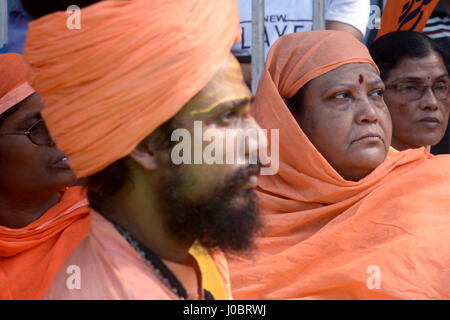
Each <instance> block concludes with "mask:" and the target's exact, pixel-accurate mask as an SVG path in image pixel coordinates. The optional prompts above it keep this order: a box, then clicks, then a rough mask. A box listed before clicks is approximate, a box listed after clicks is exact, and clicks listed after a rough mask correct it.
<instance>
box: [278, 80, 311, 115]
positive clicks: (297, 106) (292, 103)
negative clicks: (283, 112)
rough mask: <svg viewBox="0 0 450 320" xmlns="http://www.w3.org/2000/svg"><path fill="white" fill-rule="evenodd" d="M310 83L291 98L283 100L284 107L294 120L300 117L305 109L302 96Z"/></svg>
mask: <svg viewBox="0 0 450 320" xmlns="http://www.w3.org/2000/svg"><path fill="white" fill-rule="evenodd" d="M310 83H311V82H308V83H306V84H305V85H304V86H303V87H301V88H300V90H298V91H297V93H296V94H294V95H293V96H292V97H291V98H284V102H285V103H286V106H287V107H288V109H289V111H290V112H291V113H292V115H293V116H294V118H296V119H297V118H298V117H300V116H301V115H302V112H304V110H305V108H303V103H304V96H305V94H306V90H307V87H308V85H309V84H310Z"/></svg>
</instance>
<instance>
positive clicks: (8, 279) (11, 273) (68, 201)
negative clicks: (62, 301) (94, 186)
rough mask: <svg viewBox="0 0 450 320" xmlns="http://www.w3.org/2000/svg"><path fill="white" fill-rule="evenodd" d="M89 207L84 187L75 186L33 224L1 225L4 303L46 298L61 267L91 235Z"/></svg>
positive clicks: (0, 279) (0, 277) (0, 270)
mask: <svg viewBox="0 0 450 320" xmlns="http://www.w3.org/2000/svg"><path fill="white" fill-rule="evenodd" d="M87 205H88V202H87V199H86V197H85V194H84V192H83V191H82V188H80V187H72V188H69V189H68V190H67V191H65V192H64V194H63V195H62V198H61V199H60V202H59V203H58V204H56V205H55V206H54V207H52V208H51V209H49V210H48V211H47V212H46V213H45V214H44V215H42V216H41V217H40V218H39V219H38V220H36V221H34V222H32V223H31V224H30V225H28V226H26V227H24V228H20V229H10V228H6V227H3V226H0V288H1V290H0V300H2V299H27V300H28V299H42V298H44V296H45V294H46V292H47V290H48V288H49V287H50V285H51V283H52V281H53V279H54V277H55V275H56V274H57V273H58V270H59V268H60V267H61V266H62V265H63V263H64V262H65V260H66V259H67V257H68V256H69V255H70V254H71V253H72V251H73V250H74V249H75V248H76V247H77V246H78V244H79V243H80V242H81V240H82V239H83V238H84V237H85V236H86V234H87V233H88V230H89V224H90V216H89V208H88V206H87Z"/></svg>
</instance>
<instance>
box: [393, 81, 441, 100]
mask: <svg viewBox="0 0 450 320" xmlns="http://www.w3.org/2000/svg"><path fill="white" fill-rule="evenodd" d="M427 88H431V90H432V91H433V93H434V96H435V97H436V99H438V100H445V99H447V97H448V83H445V82H438V83H435V84H434V85H432V86H429V85H426V84H424V83H420V82H403V83H395V84H386V89H395V90H397V91H398V92H400V94H401V95H403V96H404V98H405V99H408V100H419V99H421V98H422V97H423V95H424V94H425V91H426V90H427Z"/></svg>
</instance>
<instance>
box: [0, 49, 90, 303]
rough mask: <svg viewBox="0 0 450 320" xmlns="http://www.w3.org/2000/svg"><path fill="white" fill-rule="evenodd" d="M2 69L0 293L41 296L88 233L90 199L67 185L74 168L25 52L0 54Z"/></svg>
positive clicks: (9, 296) (8, 296) (7, 296)
mask: <svg viewBox="0 0 450 320" xmlns="http://www.w3.org/2000/svg"><path fill="white" fill-rule="evenodd" d="M0 73H1V74H2V81H1V83H0V168H1V175H0V288H1V290H0V299H42V298H43V297H44V295H45V292H46V290H47V289H48V288H49V286H50V284H51V281H52V280H53V278H54V277H55V275H56V273H57V271H58V269H59V267H60V266H61V265H62V264H63V263H64V261H65V259H66V258H67V257H68V256H69V255H70V253H71V251H72V250H73V249H74V248H75V247H76V246H77V245H78V243H79V242H80V241H81V239H82V238H83V237H84V235H86V234H87V231H88V229H89V216H88V213H89V211H88V209H87V199H86V197H85V195H84V194H83V193H82V192H81V188H79V187H74V188H70V189H66V187H67V186H68V185H71V184H73V183H74V182H75V175H74V174H73V172H72V170H71V169H70V167H69V164H68V162H67V158H66V157H65V155H64V153H63V152H62V151H61V150H59V149H58V148H57V147H56V146H55V143H54V142H53V140H52V139H51V137H50V135H49V133H48V131H47V128H46V126H45V123H44V121H43V120H42V118H41V115H40V111H41V109H42V103H41V99H40V97H39V95H38V94H37V93H35V91H34V90H33V89H32V88H31V87H30V85H29V84H28V82H26V78H25V65H24V63H23V59H22V56H21V55H19V54H14V53H8V54H2V55H0ZM69 235H70V236H69ZM30 268H32V270H30ZM31 271H32V272H31Z"/></svg>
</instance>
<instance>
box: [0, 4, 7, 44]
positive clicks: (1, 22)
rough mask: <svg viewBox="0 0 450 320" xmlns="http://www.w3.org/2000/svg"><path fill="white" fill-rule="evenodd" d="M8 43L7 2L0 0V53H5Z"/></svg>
mask: <svg viewBox="0 0 450 320" xmlns="http://www.w3.org/2000/svg"><path fill="white" fill-rule="evenodd" d="M7 45H8V2H7V0H0V53H5V52H6V49H7Z"/></svg>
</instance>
